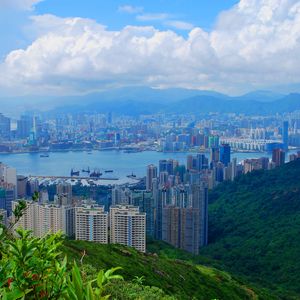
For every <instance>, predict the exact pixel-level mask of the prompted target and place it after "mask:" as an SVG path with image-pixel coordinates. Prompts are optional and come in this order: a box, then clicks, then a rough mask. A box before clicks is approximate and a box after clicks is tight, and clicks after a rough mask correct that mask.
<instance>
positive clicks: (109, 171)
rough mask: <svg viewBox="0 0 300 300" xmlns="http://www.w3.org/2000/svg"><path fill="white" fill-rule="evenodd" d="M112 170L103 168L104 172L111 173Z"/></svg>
mask: <svg viewBox="0 0 300 300" xmlns="http://www.w3.org/2000/svg"><path fill="white" fill-rule="evenodd" d="M113 171H114V170H105V171H104V172H105V173H112V172H113Z"/></svg>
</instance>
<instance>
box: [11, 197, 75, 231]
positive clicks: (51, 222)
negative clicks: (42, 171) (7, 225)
mask: <svg viewBox="0 0 300 300" xmlns="http://www.w3.org/2000/svg"><path fill="white" fill-rule="evenodd" d="M17 204H18V202H17V201H15V202H13V205H12V206H13V210H14V209H15V207H16V206H17ZM26 204H27V208H26V210H25V212H24V214H23V216H22V217H21V218H20V220H19V221H18V222H17V223H16V225H15V228H18V227H22V228H24V229H26V230H31V231H32V233H33V235H35V236H37V237H42V236H44V235H45V234H47V233H49V232H51V233H57V232H59V231H61V232H62V233H63V234H65V235H66V236H69V237H71V236H73V235H74V207H72V206H60V205H55V204H40V203H37V202H33V201H26Z"/></svg>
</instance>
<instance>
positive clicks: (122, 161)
mask: <svg viewBox="0 0 300 300" xmlns="http://www.w3.org/2000/svg"><path fill="white" fill-rule="evenodd" d="M188 154H189V153H163V152H155V151H144V152H138V153H124V152H123V151H92V152H91V154H89V153H88V152H85V151H76V152H72V151H69V152H52V153H49V157H40V153H20V154H0V162H3V163H5V164H7V165H9V166H11V167H14V168H16V169H17V171H18V174H22V175H47V176H69V175H70V171H71V169H72V168H73V169H74V170H79V171H81V170H82V169H85V168H87V167H89V168H90V169H91V171H92V170H94V169H100V171H101V172H102V173H103V177H118V178H120V179H124V178H126V176H127V175H130V174H132V173H133V174H135V175H136V176H137V177H142V176H145V174H146V166H147V165H148V164H156V165H158V161H159V160H160V159H169V158H173V159H176V160H178V161H179V162H180V163H185V162H186V157H187V155H188ZM193 154H195V153H193ZM205 155H206V156H209V154H208V153H205ZM262 156H268V157H270V154H267V153H261V152H258V153H233V154H232V158H234V157H236V158H237V160H238V162H240V161H241V160H243V159H246V158H258V157H262ZM105 170H113V171H114V172H113V173H104V171H105ZM81 175H84V173H82V174H81Z"/></svg>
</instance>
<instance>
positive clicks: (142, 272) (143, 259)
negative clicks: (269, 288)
mask: <svg viewBox="0 0 300 300" xmlns="http://www.w3.org/2000/svg"><path fill="white" fill-rule="evenodd" d="M84 250H85V251H86V256H85V257H84V259H83V263H84V264H87V265H90V266H92V267H93V268H95V269H102V268H104V269H108V268H111V267H115V266H121V267H122V268H123V269H122V270H121V271H120V272H119V273H120V274H121V275H123V276H124V278H126V280H134V278H135V276H139V277H142V276H144V282H143V285H145V286H155V287H158V288H160V289H162V290H163V291H164V292H165V293H166V294H168V295H172V296H173V297H174V299H205V300H207V299H224V300H226V299H228V300H234V299H276V298H273V297H272V296H270V295H269V294H267V293H265V292H262V291H259V292H257V291H256V290H253V289H251V288H249V287H246V286H245V285H244V284H243V283H241V282H239V281H237V280H236V279H234V278H232V277H231V276H230V275H229V274H228V273H225V272H222V271H219V270H217V269H214V268H210V267H205V266H200V265H193V264H191V263H188V262H184V261H181V260H173V259H168V258H166V257H160V256H159V255H157V254H142V253H139V252H137V251H135V250H134V249H130V248H126V247H122V246H120V245H101V244H96V243H89V242H83V241H66V242H65V244H64V252H65V253H66V254H67V255H68V258H69V260H70V259H76V260H79V258H80V257H81V256H82V253H83V251H84ZM116 289H117V287H116V286H114V288H113V291H112V292H111V294H112V295H114V293H116ZM127 294H128V293H127ZM122 299H123V298H122ZM124 299H125V298H124ZM128 299H131V298H128ZM140 299H144V298H140ZM145 299H147V298H145ZM149 300H150V299H149Z"/></svg>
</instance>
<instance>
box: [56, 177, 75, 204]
mask: <svg viewBox="0 0 300 300" xmlns="http://www.w3.org/2000/svg"><path fill="white" fill-rule="evenodd" d="M56 194H57V195H58V196H60V195H64V196H65V197H66V198H67V203H63V204H64V205H67V204H72V185H71V184H70V183H67V182H60V183H58V184H57V186H56Z"/></svg>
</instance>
